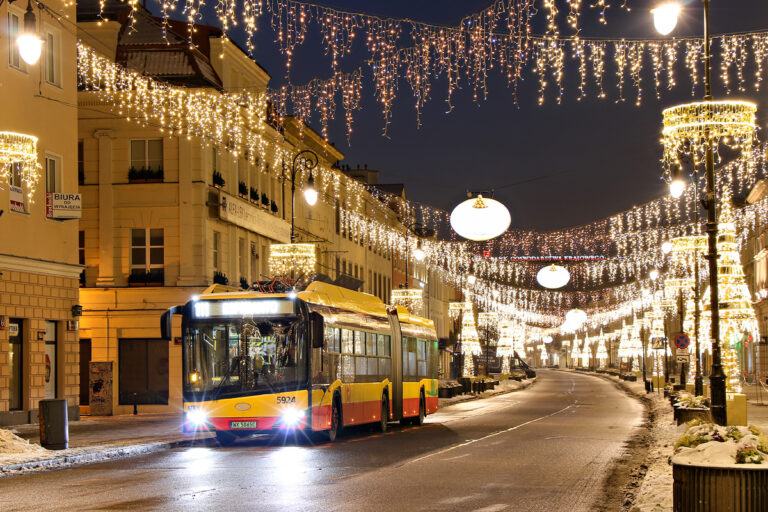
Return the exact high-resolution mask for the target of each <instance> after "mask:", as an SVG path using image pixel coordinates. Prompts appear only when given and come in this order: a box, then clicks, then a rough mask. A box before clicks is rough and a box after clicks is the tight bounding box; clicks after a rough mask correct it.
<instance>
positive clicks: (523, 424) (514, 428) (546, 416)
mask: <svg viewBox="0 0 768 512" xmlns="http://www.w3.org/2000/svg"><path fill="white" fill-rule="evenodd" d="M573 405H574V404H570V405H568V406H566V407H563V408H562V409H560V410H559V411H555V412H553V413H550V414H546V415H544V416H539V417H538V418H534V419H532V420H528V421H526V422H525V423H521V424H519V425H515V426H514V427H509V428H506V429H504V430H498V431H496V432H492V433H490V434H488V435H485V436H483V437H478V438H476V439H469V440H467V441H465V442H463V443H459V444H455V445H453V446H449V447H448V448H445V449H443V450H439V451H436V452H432V453H428V454H427V455H423V456H421V457H416V458H415V459H411V460H409V461H406V462H403V463H402V464H400V465H398V466H396V467H398V468H401V467H403V466H406V465H408V464H413V463H414V462H419V461H421V460H424V459H428V458H430V457H434V456H435V455H442V454H443V453H448V452H450V451H453V450H455V449H457V448H463V447H464V446H469V445H470V444H475V443H478V442H480V441H485V440H486V439H490V438H492V437H496V436H498V435H501V434H506V433H507V432H512V431H514V430H517V429H519V428H522V427H525V426H526V425H530V424H531V423H536V422H537V421H540V420H543V419H546V418H551V417H552V416H554V415H555V414H560V413H561V412H563V411H567V410H568V409H570V408H571V407H573Z"/></svg>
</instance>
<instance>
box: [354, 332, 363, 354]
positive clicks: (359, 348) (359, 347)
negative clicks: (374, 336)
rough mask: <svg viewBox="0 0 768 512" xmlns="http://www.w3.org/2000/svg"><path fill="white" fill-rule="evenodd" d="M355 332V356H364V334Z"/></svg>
mask: <svg viewBox="0 0 768 512" xmlns="http://www.w3.org/2000/svg"><path fill="white" fill-rule="evenodd" d="M354 332H355V354H359V355H365V333H364V332H360V331H354Z"/></svg>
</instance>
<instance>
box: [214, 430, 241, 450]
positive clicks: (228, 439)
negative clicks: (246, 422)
mask: <svg viewBox="0 0 768 512" xmlns="http://www.w3.org/2000/svg"><path fill="white" fill-rule="evenodd" d="M216 441H217V442H218V443H219V445H220V446H232V445H233V444H235V441H237V434H235V433H232V432H228V431H226V430H217V431H216Z"/></svg>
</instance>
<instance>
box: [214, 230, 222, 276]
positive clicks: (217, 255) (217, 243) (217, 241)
mask: <svg viewBox="0 0 768 512" xmlns="http://www.w3.org/2000/svg"><path fill="white" fill-rule="evenodd" d="M213 268H214V270H221V233H219V232H218V231H214V232H213Z"/></svg>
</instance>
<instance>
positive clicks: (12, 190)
mask: <svg viewBox="0 0 768 512" xmlns="http://www.w3.org/2000/svg"><path fill="white" fill-rule="evenodd" d="M8 197H9V198H10V201H11V205H10V208H11V211H12V212H17V213H27V209H26V207H25V206H24V190H23V189H22V188H21V187H15V186H13V185H10V186H9V187H8Z"/></svg>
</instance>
